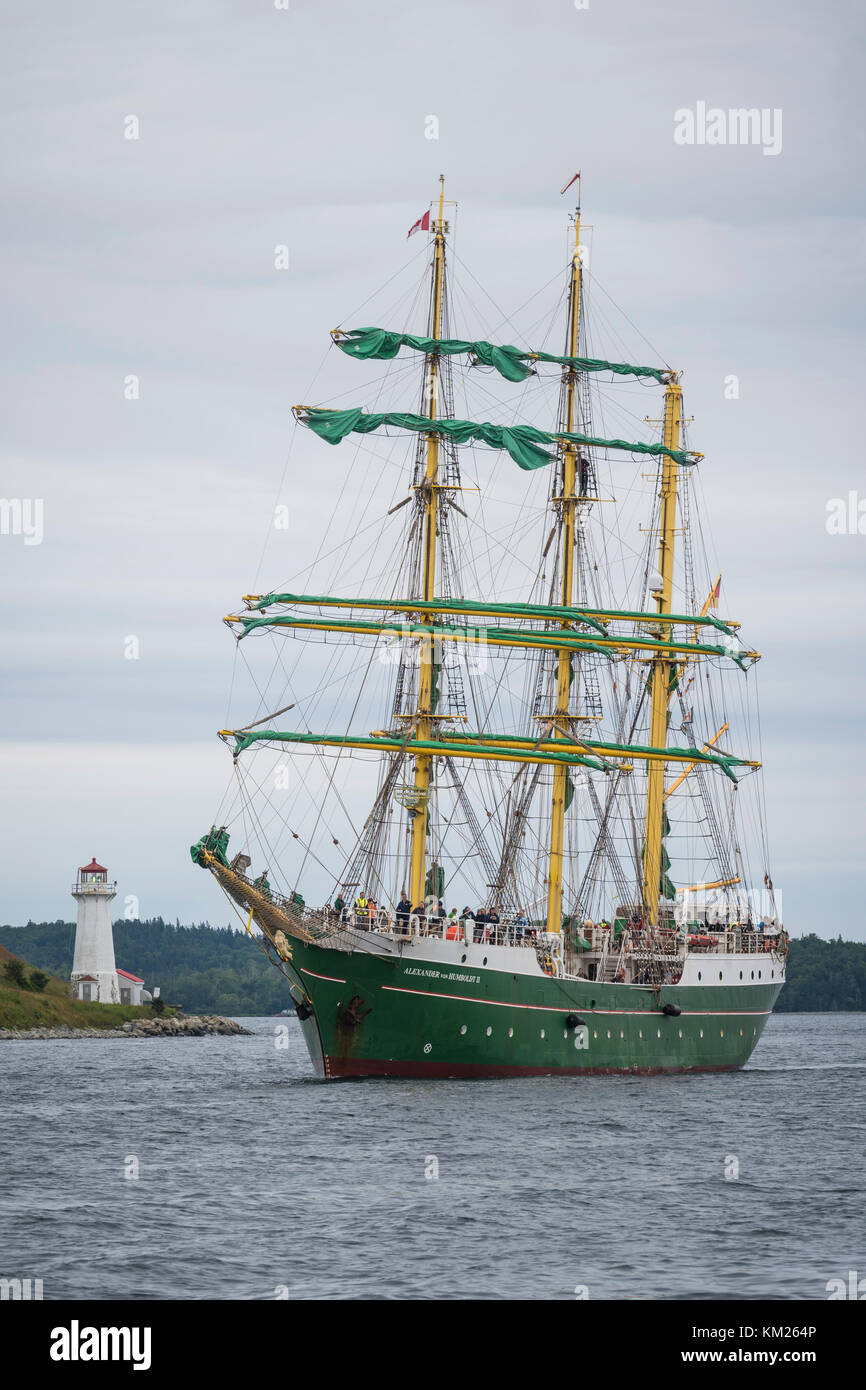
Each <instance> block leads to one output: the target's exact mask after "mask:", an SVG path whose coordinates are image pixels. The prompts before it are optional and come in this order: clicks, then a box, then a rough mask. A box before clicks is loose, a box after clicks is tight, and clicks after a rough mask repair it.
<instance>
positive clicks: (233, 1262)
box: [0, 1014, 866, 1299]
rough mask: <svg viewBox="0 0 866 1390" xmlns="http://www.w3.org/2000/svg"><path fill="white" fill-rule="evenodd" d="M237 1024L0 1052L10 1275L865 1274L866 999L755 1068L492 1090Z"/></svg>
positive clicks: (194, 1283) (723, 1294)
mask: <svg viewBox="0 0 866 1390" xmlns="http://www.w3.org/2000/svg"><path fill="white" fill-rule="evenodd" d="M241 1022H242V1023H244V1024H245V1026H247V1027H248V1028H251V1029H252V1030H253V1036H251V1037H239V1038H219V1037H213V1038H186V1039H165V1040H157V1039H150V1038H145V1039H140V1040H139V1039H131V1040H120V1039H106V1040H87V1039H81V1040H77V1041H74V1040H71V1041H68V1042H66V1041H44V1042H42V1041H21V1042H2V1043H0V1088H2V1114H0V1182H2V1189H0V1192H2V1195H0V1277H6V1278H28V1277H29V1278H31V1279H37V1278H38V1279H41V1280H42V1281H43V1296H44V1298H45V1299H59V1298H85V1299H101V1298H127V1299H136V1298H171V1299H203V1298H218V1299H270V1298H275V1297H289V1298H291V1299H309V1298H395V1299H401V1298H435V1299H443V1298H444V1299H449V1298H464V1297H481V1298H533V1299H573V1298H575V1296H580V1295H583V1296H588V1297H589V1298H590V1299H598V1298H623V1299H691V1298H717V1297H720V1298H727V1299H766V1298H771V1299H791V1298H797V1299H826V1298H827V1297H828V1293H827V1284H828V1281H830V1280H832V1279H835V1278H842V1279H844V1280H846V1281H847V1280H848V1278H849V1271H851V1270H855V1271H859V1277H860V1278H863V1277H864V1276H866V1217H864V1200H863V1152H864V1135H866V1105H864V1095H866V1014H782V1015H779V1016H776V1017H774V1018H772V1019H771V1020H770V1022H769V1025H768V1028H767V1030H766V1032H765V1034H764V1037H763V1039H762V1040H761V1043H760V1044H759V1046H758V1048H757V1050H756V1052H755V1054H754V1056H753V1057H752V1060H751V1062H750V1064H749V1065H748V1067H746V1068H745V1069H744V1070H743V1071H741V1072H735V1073H722V1074H719V1075H697V1076H671V1077H663V1076H661V1077H660V1076H653V1077H592V1078H586V1079H582V1078H574V1077H569V1078H562V1079H558V1078H549V1079H544V1078H543V1079H537V1078H526V1079H523V1078H521V1079H518V1080H511V1079H509V1080H501V1081H496V1080H493V1081H404V1080H396V1081H381V1080H364V1081H344V1082H336V1083H335V1082H331V1083H323V1082H319V1081H316V1080H315V1079H313V1078H312V1077H311V1074H310V1066H309V1062H308V1059H307V1054H306V1049H305V1047H304V1044H303V1040H302V1038H301V1036H300V1030H299V1027H298V1024H297V1023H296V1021H295V1020H294V1019H291V1020H284V1019H273V1018H263V1019H242V1020H241ZM278 1044H283V1045H279V1046H278ZM437 1174H438V1175H437ZM864 1288H866V1285H864Z"/></svg>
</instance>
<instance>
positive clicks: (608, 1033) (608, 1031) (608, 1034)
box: [607, 1028, 610, 1037]
mask: <svg viewBox="0 0 866 1390" xmlns="http://www.w3.org/2000/svg"><path fill="white" fill-rule="evenodd" d="M607 1036H608V1037H610V1029H609V1028H608V1030H607Z"/></svg>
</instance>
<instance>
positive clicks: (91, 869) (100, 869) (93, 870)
mask: <svg viewBox="0 0 866 1390" xmlns="http://www.w3.org/2000/svg"><path fill="white" fill-rule="evenodd" d="M78 872H79V873H80V874H107V873H108V870H107V869H106V867H105V865H104V864H97V862H96V860H95V859H91V861H90V863H89V864H84V865H83V866H82V868H80V869H79V870H78Z"/></svg>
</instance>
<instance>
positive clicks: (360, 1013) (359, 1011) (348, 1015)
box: [343, 994, 371, 1028]
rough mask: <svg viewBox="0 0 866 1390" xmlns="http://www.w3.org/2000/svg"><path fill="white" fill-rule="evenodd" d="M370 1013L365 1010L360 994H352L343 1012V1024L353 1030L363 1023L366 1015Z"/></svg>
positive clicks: (367, 1009) (368, 1010) (367, 1008)
mask: <svg viewBox="0 0 866 1390" xmlns="http://www.w3.org/2000/svg"><path fill="white" fill-rule="evenodd" d="M370 1012H371V1010H370V1008H369V1007H366V1008H365V1006H364V1001H363V999H362V998H361V996H360V994H353V995H352V998H351V999H350V1000H349V1002H348V1004H347V1005H346V1007H345V1009H344V1010H343V1022H344V1023H348V1024H350V1026H351V1027H353V1028H357V1026H358V1024H359V1023H363V1021H364V1019H365V1018H366V1017H367V1014H368V1013H370Z"/></svg>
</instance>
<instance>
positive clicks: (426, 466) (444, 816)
mask: <svg viewBox="0 0 866 1390" xmlns="http://www.w3.org/2000/svg"><path fill="white" fill-rule="evenodd" d="M575 184H576V198H575V202H576V206H575V208H574V211H573V213H572V214H571V215H570V217H569V223H568V244H567V252H566V255H565V257H564V258H563V260H564V262H565V264H564V265H563V264H562V262H560V266H561V267H562V268H561V269H560V271H559V272H558V274H557V276H556V279H555V281H552V282H550V284H553V285H554V289H553V290H551V289H550V284H548V285H546V286H545V287H544V291H543V292H540V293H539V295H538V296H536V297H535V299H534V301H532V302H530V303H529V305H528V307H527V306H524V313H523V321H524V323H525V325H526V327H525V329H520V330H519V329H517V328H516V327H515V326H514V324H513V322H512V319H510V318H508V317H507V316H505V315H503V314H502V313H501V311H499V310H497V309H496V308H495V306H493V307H491V305H492V301H491V300H489V299H488V300H485V299H483V298H481V297H480V296H481V294H482V292H481V287H480V286H479V284H478V281H477V280H476V278H475V277H474V276H473V275H472V273H471V271H469V270H468V268H466V269H465V270H464V269H463V268H462V262H461V261H459V259H458V258H457V257H456V255H455V254H454V252H453V238H452V231H451V225H450V222H451V221H453V220H454V218H455V217H456V212H455V211H454V209H455V208H456V205H455V204H453V203H450V202H446V199H445V188H444V180H442V181H440V189H439V196H438V200H436V201H435V202H434V203H433V204H431V208H430V210H429V211H428V212H427V213H425V214H424V216H423V217H422V218H420V219H419V221H418V222H417V223H416V224H415V226H414V227H413V228H412V229H411V232H410V235H412V234H413V233H416V232H420V233H421V234H422V238H421V242H413V243H412V258H411V260H410V261H409V262H408V263H407V266H406V267H405V268H404V272H403V273H402V274H403V279H404V280H405V279H406V276H407V274H408V276H409V279H410V281H411V283H410V285H409V289H408V290H407V291H406V292H405V293H404V295H403V299H402V300H399V301H398V302H397V305H396V307H394V292H396V291H395V287H394V285H393V284H392V283H391V281H389V282H388V283H387V286H386V294H387V296H388V310H389V311H390V317H385V313H384V312H383V314H382V316H381V318H380V317H379V315H378V314H377V315H376V317H377V319H379V322H380V323H381V322H383V321H384V323H385V324H386V326H384V327H381V326H380V327H369V326H368V327H363V326H358V324H357V322H351V321H350V322H348V324H347V326H344V327H341V328H338V329H334V330H332V333H331V338H332V343H333V346H334V349H335V350H336V355H335V356H334V357H331V358H330V359H326V361H328V360H330V362H331V363H332V364H333V365H332V367H331V368H330V370H333V367H334V366H337V365H338V364H339V369H340V370H341V372H342V376H343V378H345V375H346V373H347V372H353V373H359V372H360V374H361V376H362V377H363V380H362V381H361V383H360V386H359V387H357V388H356V389H357V394H355V393H354V392H353V393H352V396H353V399H354V401H357V399H358V395H361V397H362V399H364V400H365V401H366V404H365V405H364V406H358V405H357V404H354V403H353V404H350V405H347V404H346V403H345V395H346V393H345V392H344V391H340V392H339V396H341V397H342V402H341V403H340V405H339V407H338V406H336V405H334V404H333V403H332V404H330V405H328V404H321V405H309V404H307V405H298V406H296V407H294V416H295V420H296V422H297V427H296V431H295V435H294V446H293V447H294V448H295V449H296V450H297V449H298V447H300V448H301V449H302V450H303V463H301V462H300V461H299V459H298V455H297V452H296V453H295V454H293V455H291V457H290V465H289V474H288V476H289V480H290V487H291V492H290V497H291V498H292V499H293V500H292V503H291V504H290V508H289V510H290V513H291V512H294V514H295V519H294V522H293V524H294V525H295V526H296V527H300V528H302V529H305V530H306V528H307V523H306V521H305V517H306V516H307V514H308V512H309V515H310V517H311V518H312V517H313V516H317V515H321V512H322V502H321V499H322V498H323V497H324V498H327V499H328V505H329V506H331V508H332V514H331V516H330V519H329V520H328V521H327V523H326V525H325V526H324V528H323V535H322V538H321V542H320V543H318V549H316V546H315V545H314V546H312V547H310V546H309V544H308V543H307V542H306V539H305V538H304V544H303V545H301V546H299V554H300V555H301V557H302V561H303V564H304V566H305V567H304V568H303V569H302V570H298V571H297V572H296V573H295V575H294V576H292V577H291V578H290V579H288V580H285V579H283V580H280V581H278V584H277V585H276V586H275V587H273V588H272V589H271V590H269V591H267V592H263V593H256V594H248V595H246V596H245V598H244V600H243V605H242V606H239V607H238V609H237V610H236V611H235V612H233V613H230V614H229V615H228V616H227V617H226V618H225V620H224V621H225V622H226V624H227V625H228V626H229V628H230V629H231V631H232V633H233V635H234V637H235V639H236V642H237V657H238V658H239V659H240V660H241V661H242V664H243V667H244V670H245V672H246V673H247V675H248V676H249V679H250V681H251V682H252V685H253V688H254V690H255V692H256V698H257V703H256V704H255V706H254V708H252V709H249V708H246V709H245V710H244V711H243V714H242V716H241V717H242V718H245V717H246V716H249V717H248V718H246V722H244V723H243V724H241V725H240V726H238V727H233V728H225V729H222V730H221V731H220V738H221V739H222V740H223V741H224V742H225V744H226V745H227V746H228V747H229V749H230V751H231V754H232V770H231V776H230V779H229V785H228V788H227V791H226V796H225V799H224V801H223V803H222V805H221V807H220V808H219V810H218V811H217V814H216V816H215V818H214V823H213V825H212V828H211V830H210V831H209V832H208V833H207V834H205V835H203V836H202V838H201V839H200V840H199V841H198V842H197V843H196V844H195V845H193V846H192V850H191V854H192V858H193V860H194V862H195V863H196V864H198V865H200V866H201V867H203V868H205V869H208V870H209V871H210V872H211V873H212V874H213V875H214V877H215V878H216V879H217V881H218V883H219V885H220V887H221V888H222V889H223V891H224V893H225V894H226V896H227V898H228V899H229V901H230V903H231V904H232V906H233V908H234V909H235V910H236V912H237V914H238V916H239V918H240V920H241V922H242V924H243V926H244V928H245V929H246V930H247V931H248V932H249V933H250V935H251V936H252V937H253V938H254V939H255V941H256V943H257V944H258V946H259V947H260V949H261V950H262V951H263V952H264V953H265V954H266V955H267V956H268V958H269V960H270V961H271V963H272V964H273V966H274V968H275V969H276V970H278V971H279V972H280V973H281V975H282V976H283V978H284V980H285V985H286V1004H287V1006H288V1005H289V1001H291V1005H292V1006H293V1007H294V1009H295V1011H296V1013H297V1017H298V1019H299V1020H300V1027H301V1029H302V1030H303V1035H304V1038H305V1040H306V1044H307V1047H308V1049H309V1054H310V1058H311V1060H312V1065H313V1068H314V1070H315V1072H316V1074H317V1075H318V1076H320V1077H323V1078H337V1077H362V1076H380V1077H381V1076H419V1077H423V1076H427V1077H488V1076H523V1075H526V1076H543V1075H553V1074H557V1073H564V1074H569V1075H582V1074H586V1075H597V1074H606V1073H631V1072H635V1073H656V1072H691V1071H719V1070H727V1069H733V1068H737V1067H741V1066H742V1065H743V1064H744V1063H745V1062H746V1061H747V1060H748V1058H749V1057H750V1055H751V1053H752V1051H753V1049H754V1048H755V1046H756V1044H757V1042H758V1039H759V1038H760V1036H761V1033H762V1031H763V1028H764V1025H765V1024H766V1021H767V1019H768V1018H769V1016H770V1013H771V1011H772V1009H773V1004H774V1001H775V999H776V997H777V995H778V993H779V991H780V989H781V988H782V985H783V983H784V979H785V959H786V953H787V940H786V934H785V932H784V929H783V927H782V924H781V920H780V915H779V911H778V908H777V901H776V893H775V890H774V888H773V883H772V879H771V877H770V866H769V862H768V851H767V842H766V836H765V832H764V814H763V812H764V804H763V793H762V787H761V772H760V767H761V761H760V717H759V707H758V701H757V691H756V685H755V676H754V666H755V663H756V662H757V660H758V656H759V654H758V652H756V651H754V650H752V649H751V648H750V647H749V646H748V644H747V643H746V642H745V641H744V640H743V638H742V637H741V632H740V624H739V623H738V622H736V621H734V620H733V619H731V618H729V617H727V616H722V614H723V613H724V609H723V608H722V599H721V592H722V586H721V575H718V576H717V575H716V568H717V564H718V561H717V557H715V556H714V555H713V554H712V552H711V547H710V544H709V541H708V535H709V531H708V523H707V518H706V515H705V509H704V508H703V506H702V502H701V497H700V493H699V474H700V471H701V470H700V469H699V464H700V462H701V459H702V457H703V455H701V454H700V453H698V452H696V451H695V450H694V449H693V448H692V447H691V445H690V443H689V437H688V427H689V424H690V421H689V420H688V419H687V417H686V416H685V414H684V408H683V394H682V384H681V375H680V373H679V372H678V371H677V370H674V369H672V368H671V367H670V366H669V365H665V363H664V359H663V358H662V357H661V354H657V355H656V354H655V353H653V354H652V355H653V356H655V357H656V364H655V365H650V366H645V365H644V366H642V365H635V364H634V363H633V362H628V361H620V360H615V359H618V358H619V357H620V356H626V355H630V356H634V357H637V360H638V362H640V360H641V357H643V358H646V357H650V355H651V354H650V351H649V350H648V348H649V345H648V343H647V344H646V346H645V347H644V349H643V350H642V351H641V352H640V355H638V352H637V351H632V352H631V353H628V354H627V353H625V352H623V351H622V347H623V345H624V340H623V338H622V336H621V335H620V328H619V327H617V325H618V324H619V325H620V327H622V328H623V331H624V332H628V331H629V329H628V328H625V327H624V326H623V325H621V324H620V320H615V319H614V318H613V313H614V306H613V301H612V300H611V299H610V298H609V297H608V296H605V297H604V298H603V299H600V295H602V294H603V293H604V292H603V291H602V290H601V288H600V286H598V285H597V283H596V281H595V279H594V277H593V276H592V275H590V273H589V269H588V267H587V264H586V260H587V258H586V252H585V242H584V241H582V239H581V236H582V234H581V211H580V177H579V175H578V176H576V178H575V179H574V180H572V186H573V185H575ZM449 219H450V220H449ZM585 232H586V228H584V234H585ZM422 243H423V245H422ZM416 248H420V250H418V249H416ZM419 262H423V264H421V265H419ZM452 262H454V264H452ZM455 265H456V272H455ZM419 271H420V274H419ZM397 278H399V277H397ZM397 288H398V289H399V286H398V287H397ZM551 298H553V300H554V302H553V305H552V309H551V307H550V304H549V303H548V301H549V300H550V299H551ZM597 309H598V311H599V312H598V314H597ZM482 316H483V319H484V321H482ZM596 316H597V317H599V318H600V320H601V328H602V332H603V335H604V339H605V341H604V343H603V344H600V346H603V347H606V348H607V349H608V351H610V350H611V347H616V346H617V345H619V347H620V351H619V352H613V353H612V355H611V356H609V357H602V356H599V357H597V356H594V355H593V352H594V351H595V350H597V349H596V347H595V338H594V337H593V333H594V332H596V331H597V330H596V328H595V318H596ZM371 317H372V315H371V314H365V315H364V318H363V319H362V322H367V321H369V319H370V318H371ZM623 318H624V320H625V324H627V325H628V326H629V328H630V329H632V330H633V329H634V325H632V324H631V320H629V319H628V318H627V316H623ZM401 323H402V324H403V325H404V327H403V328H401V327H400V326H399V325H400V324H401ZM388 325H390V326H388ZM467 328H468V329H469V332H470V333H471V332H474V333H475V334H476V336H474V337H462V338H461V337H457V336H455V335H456V333H457V331H458V330H461V329H462V331H464V332H466V330H467ZM479 330H480V331H479ZM497 330H498V332H497ZM634 331H637V330H634ZM524 332H525V335H526V341H527V342H529V343H530V345H529V346H525V347H523V346H515V345H513V343H512V342H511V341H510V339H511V338H513V337H515V336H518V334H519V335H520V340H521V341H523V334H524ZM485 333H486V335H487V336H482V334H485ZM641 337H642V335H641ZM503 338H506V339H508V340H509V341H505V342H503V341H502V339H503ZM644 342H645V343H646V340H644ZM548 343H549V348H548V350H545V349H546V348H547V347H548ZM340 354H343V355H342V356H341V355H340ZM347 359H353V362H352V363H349V362H348V361H347ZM366 364H369V365H366ZM356 380H357V377H356ZM340 384H341V385H342V382H341V383H340ZM333 399H334V398H333V395H331V396H330V400H331V402H333ZM407 407H409V410H408V411H407ZM491 419H492V420H493V421H496V423H491ZM307 431H308V432H309V433H306V432H307ZM638 436H643V437H642V438H641V437H638ZM647 436H648V437H647ZM299 440H300V446H299V444H298V441H299ZM341 442H342V444H343V450H344V451H347V452H338V451H337V450H336V449H335V448H333V449H332V446H337V445H339V444H341ZM304 546H306V549H305V548H304ZM310 556H312V559H310V558H309V557H310ZM719 568H721V566H720V565H719ZM230 837H231V838H233V839H234V845H233V846H232V847H231V848H230V847H229V841H230ZM308 899H309V901H308ZM315 904H318V905H315Z"/></svg>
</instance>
